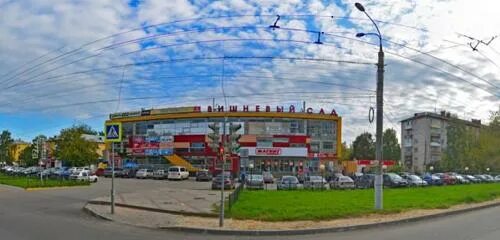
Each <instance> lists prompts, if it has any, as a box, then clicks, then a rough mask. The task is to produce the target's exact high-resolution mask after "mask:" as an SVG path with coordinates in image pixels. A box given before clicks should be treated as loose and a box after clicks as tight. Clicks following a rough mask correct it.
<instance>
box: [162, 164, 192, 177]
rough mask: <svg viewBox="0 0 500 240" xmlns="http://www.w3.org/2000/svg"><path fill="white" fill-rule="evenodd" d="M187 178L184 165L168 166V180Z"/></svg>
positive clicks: (187, 174)
mask: <svg viewBox="0 0 500 240" xmlns="http://www.w3.org/2000/svg"><path fill="white" fill-rule="evenodd" d="M188 178H189V172H188V171H187V169H186V168H185V167H181V166H173V167H170V168H168V176H167V179H168V180H174V179H175V180H183V179H188Z"/></svg>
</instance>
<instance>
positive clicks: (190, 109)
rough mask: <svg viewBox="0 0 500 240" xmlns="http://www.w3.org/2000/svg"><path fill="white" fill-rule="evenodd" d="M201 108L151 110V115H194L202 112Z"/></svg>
mask: <svg viewBox="0 0 500 240" xmlns="http://www.w3.org/2000/svg"><path fill="white" fill-rule="evenodd" d="M200 111H201V107H200V106H192V107H173V108H160V109H151V113H150V114H151V115H157V114H169V113H193V112H200Z"/></svg>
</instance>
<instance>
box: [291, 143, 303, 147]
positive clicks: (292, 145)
mask: <svg viewBox="0 0 500 240" xmlns="http://www.w3.org/2000/svg"><path fill="white" fill-rule="evenodd" d="M290 147H294V148H305V147H306V144H305V143H290Z"/></svg>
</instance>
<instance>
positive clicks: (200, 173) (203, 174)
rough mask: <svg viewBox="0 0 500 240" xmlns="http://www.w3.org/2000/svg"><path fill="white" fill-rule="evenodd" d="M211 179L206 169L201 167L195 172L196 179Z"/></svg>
mask: <svg viewBox="0 0 500 240" xmlns="http://www.w3.org/2000/svg"><path fill="white" fill-rule="evenodd" d="M210 180H212V174H210V172H209V171H208V170H206V169H202V170H200V171H198V172H196V181H197V182H199V181H210Z"/></svg>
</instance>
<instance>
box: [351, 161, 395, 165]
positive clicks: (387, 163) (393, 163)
mask: <svg viewBox="0 0 500 240" xmlns="http://www.w3.org/2000/svg"><path fill="white" fill-rule="evenodd" d="M382 163H383V164H384V166H392V165H395V164H396V161H394V160H383V161H382ZM376 164H377V161H376V160H358V165H376Z"/></svg>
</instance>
